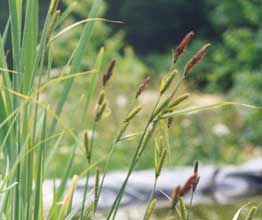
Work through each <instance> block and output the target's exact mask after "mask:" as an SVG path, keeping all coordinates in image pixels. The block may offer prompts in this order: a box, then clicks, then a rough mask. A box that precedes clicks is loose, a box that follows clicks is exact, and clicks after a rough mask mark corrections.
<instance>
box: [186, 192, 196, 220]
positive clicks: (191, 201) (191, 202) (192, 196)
mask: <svg viewBox="0 0 262 220" xmlns="http://www.w3.org/2000/svg"><path fill="white" fill-rule="evenodd" d="M193 198H194V192H193V190H192V192H191V198H190V203H189V207H188V213H187V220H189V219H190V212H191V208H192V204H193Z"/></svg>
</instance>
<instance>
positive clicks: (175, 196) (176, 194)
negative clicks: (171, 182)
mask: <svg viewBox="0 0 262 220" xmlns="http://www.w3.org/2000/svg"><path fill="white" fill-rule="evenodd" d="M180 191H181V186H180V185H178V186H177V187H176V188H175V190H174V192H173V194H172V197H171V208H172V209H174V208H175V206H176V204H177V201H178V199H179V197H180Z"/></svg>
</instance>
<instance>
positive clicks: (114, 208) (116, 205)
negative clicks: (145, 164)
mask: <svg viewBox="0 0 262 220" xmlns="http://www.w3.org/2000/svg"><path fill="white" fill-rule="evenodd" d="M184 79H185V77H184V76H183V77H182V78H181V79H180V81H179V82H178V84H177V86H176V88H175V89H174V91H173V92H172V93H171V95H170V96H169V100H170V101H171V99H172V98H173V97H174V96H175V94H176V92H177V90H178V89H179V87H180V86H181V84H182V82H183V80H184ZM160 98H161V95H160V96H159V97H158V99H157V102H156V104H155V106H154V108H153V111H152V112H151V116H150V118H149V120H148V122H147V125H146V127H145V129H144V132H143V135H142V137H141V139H140V142H139V144H138V147H137V150H136V152H135V155H134V157H133V160H132V162H131V165H130V168H129V170H128V173H127V176H126V179H125V181H124V183H123V184H122V186H121V188H120V190H119V193H118V195H117V197H116V199H115V201H114V203H113V206H112V208H111V210H110V212H109V213H108V215H107V218H106V220H110V219H111V216H112V214H113V218H112V220H114V219H115V216H116V213H117V210H118V208H119V205H120V202H121V198H122V196H123V194H124V191H125V188H126V185H127V182H128V180H129V177H130V175H131V173H132V172H133V170H134V168H135V166H136V164H137V162H138V160H139V158H140V157H141V155H142V153H143V151H144V149H145V146H142V144H143V141H144V137H145V134H146V132H147V130H148V128H149V126H150V124H151V122H152V121H153V120H154V117H153V116H154V112H155V110H156V108H157V106H158V104H159V101H160ZM141 147H142V148H141Z"/></svg>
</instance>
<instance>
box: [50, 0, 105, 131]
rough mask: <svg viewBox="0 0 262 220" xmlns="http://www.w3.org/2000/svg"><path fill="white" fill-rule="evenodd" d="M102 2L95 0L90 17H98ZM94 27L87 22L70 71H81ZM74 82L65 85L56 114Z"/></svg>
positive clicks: (92, 23)
mask: <svg viewBox="0 0 262 220" xmlns="http://www.w3.org/2000/svg"><path fill="white" fill-rule="evenodd" d="M100 3H101V0H95V2H94V3H93V6H92V8H91V10H90V13H89V16H88V17H89V18H90V17H96V15H97V12H98V9H99V6H100ZM93 29H94V22H90V23H86V25H85V27H84V30H83V32H82V35H81V38H80V40H79V43H78V46H77V48H76V49H75V51H74V52H73V56H72V62H70V65H71V68H70V69H71V70H70V72H71V73H74V72H79V70H80V64H81V61H82V58H83V56H84V53H85V49H86V47H87V42H88V41H89V40H90V38H91V36H92V32H93ZM70 59H71V58H70ZM73 82H74V80H73V79H70V80H69V81H67V82H66V84H65V87H64V90H63V95H62V96H61V97H60V99H59V101H58V104H57V107H56V115H58V116H59V115H60V114H61V112H62V109H63V106H64V103H65V101H66V99H67V96H68V94H69V91H70V90H71V87H72V85H73ZM56 124H57V121H56V120H53V121H52V125H51V128H50V133H53V131H54V129H55V128H56Z"/></svg>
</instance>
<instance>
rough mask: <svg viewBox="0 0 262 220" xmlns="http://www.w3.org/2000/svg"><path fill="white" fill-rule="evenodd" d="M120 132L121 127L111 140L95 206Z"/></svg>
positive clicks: (133, 103) (132, 105) (134, 100)
mask: <svg viewBox="0 0 262 220" xmlns="http://www.w3.org/2000/svg"><path fill="white" fill-rule="evenodd" d="M136 101H137V99H136V98H135V99H133V101H132V102H131V105H130V107H129V110H128V113H130V112H131V110H132V109H133V107H134V106H135V103H136ZM120 132H121V126H120V129H119V130H118V132H117V133H116V135H115V137H114V139H113V142H112V143H111V146H110V152H109V156H108V158H107V160H106V165H105V168H104V172H103V176H102V179H101V183H100V186H99V189H98V194H97V202H96V203H97V204H98V202H99V199H100V195H101V191H102V189H103V185H104V181H105V177H106V174H107V172H108V169H109V165H110V162H111V160H112V157H113V154H114V152H115V147H116V145H117V143H118V139H119V133H120ZM97 204H96V206H95V208H94V213H96V210H97Z"/></svg>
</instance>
